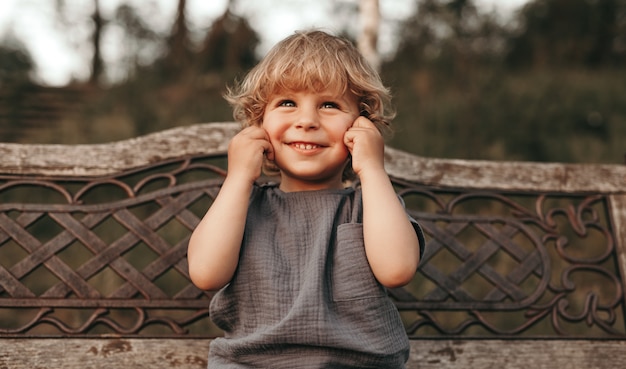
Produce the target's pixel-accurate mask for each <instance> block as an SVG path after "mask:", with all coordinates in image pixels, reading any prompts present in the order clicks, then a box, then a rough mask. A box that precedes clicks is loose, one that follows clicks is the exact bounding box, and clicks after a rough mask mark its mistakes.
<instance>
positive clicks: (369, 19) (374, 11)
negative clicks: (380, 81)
mask: <svg viewBox="0 0 626 369" xmlns="http://www.w3.org/2000/svg"><path fill="white" fill-rule="evenodd" d="M359 17H360V21H361V29H360V30H359V36H358V37H357V45H358V47H359V51H361V54H363V56H364V57H365V59H367V61H368V62H369V63H370V64H371V65H372V67H373V68H374V69H376V70H380V54H379V53H378V31H379V28H380V9H379V3H378V0H362V1H361V2H360V3H359Z"/></svg>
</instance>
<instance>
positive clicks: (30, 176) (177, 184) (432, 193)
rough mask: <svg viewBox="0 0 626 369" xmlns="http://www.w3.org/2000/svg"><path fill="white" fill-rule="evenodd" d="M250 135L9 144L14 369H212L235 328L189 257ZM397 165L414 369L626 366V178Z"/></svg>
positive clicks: (622, 171) (2, 312) (217, 127)
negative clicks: (228, 154) (418, 259)
mask: <svg viewBox="0 0 626 369" xmlns="http://www.w3.org/2000/svg"><path fill="white" fill-rule="evenodd" d="M237 129H238V126H237V125H236V124H234V123H208V124H198V125H193V126H188V127H181V128H174V129H170V130H167V131H163V132H158V133H154V134H150V135H147V136H143V137H138V138H135V139H130V140H126V141H120V142H115V143H109V144H99V145H74V146H64V145H19V144H0V157H2V160H1V161H0V368H29V369H33V368H205V367H206V366H207V360H206V358H207V352H208V346H209V343H210V339H211V337H215V336H218V335H220V331H219V329H217V328H216V327H215V326H213V325H212V324H211V322H210V319H209V317H208V305H209V301H210V299H211V296H212V294H211V293H207V292H203V291H200V290H198V289H197V288H195V287H194V286H193V285H192V284H191V283H190V282H189V279H188V272H187V263H186V247H187V240H188V237H189V235H190V233H191V230H192V229H193V228H194V227H195V226H196V224H197V223H198V221H199V219H200V217H201V216H202V215H203V214H204V212H205V211H206V209H207V207H208V206H209V205H210V203H211V201H212V199H213V198H214V196H215V195H216V194H217V192H218V190H219V186H220V183H221V181H222V179H223V176H224V174H225V169H224V168H225V163H226V160H225V151H226V148H227V144H228V141H229V139H230V138H231V137H232V136H233V135H234V134H235V133H236V131H237ZM424 139H427V138H424ZM418 141H419V140H418ZM386 168H387V170H388V172H389V174H390V175H391V176H392V178H393V181H394V184H395V186H396V187H397V191H398V193H399V194H400V195H401V196H402V197H403V198H404V200H405V202H406V205H407V208H408V209H409V210H410V212H411V214H412V215H413V216H414V217H415V218H416V219H418V220H419V221H420V223H421V224H422V226H423V228H424V230H425V233H426V238H427V243H428V246H427V249H426V254H425V256H424V260H423V263H422V265H421V266H420V269H419V271H418V273H417V274H416V276H415V279H414V281H413V282H412V283H410V284H409V285H408V286H405V287H404V288H400V289H394V290H390V291H389V294H390V297H391V298H392V299H393V300H394V302H395V303H396V305H397V307H398V309H399V311H400V312H401V315H402V318H403V320H404V322H405V326H406V329H407V333H408V335H409V336H410V338H411V345H412V352H411V357H410V361H409V364H408V367H409V368H417V367H419V368H437V369H442V368H494V367H495V368H507V369H508V368H535V369H537V368H568V369H572V368H584V369H589V368H614V367H618V366H620V365H624V364H623V363H624V362H626V322H625V320H626V318H625V317H626V299H625V296H624V286H625V283H626V277H625V276H626V167H625V166H621V165H571V164H557V163H541V164H540V163H522V162H489V161H465V160H443V159H430V158H422V157H416V156H414V155H410V154H407V153H405V152H401V151H398V150H395V149H392V148H388V150H387V151H386ZM242 201H244V200H243V199H242Z"/></svg>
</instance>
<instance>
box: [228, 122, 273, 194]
mask: <svg viewBox="0 0 626 369" xmlns="http://www.w3.org/2000/svg"><path fill="white" fill-rule="evenodd" d="M264 157H267V159H268V160H274V149H273V147H272V144H271V143H270V141H269V139H268V137H267V133H266V132H265V130H264V129H263V128H261V127H257V126H251V127H246V128H244V129H243V130H241V132H239V133H237V134H236V135H235V136H234V137H233V139H232V140H231V141H230V144H229V145H228V176H229V177H231V178H232V177H240V178H241V179H242V180H245V181H249V183H253V182H254V181H256V180H257V179H258V178H259V177H260V176H261V168H262V166H263V159H264Z"/></svg>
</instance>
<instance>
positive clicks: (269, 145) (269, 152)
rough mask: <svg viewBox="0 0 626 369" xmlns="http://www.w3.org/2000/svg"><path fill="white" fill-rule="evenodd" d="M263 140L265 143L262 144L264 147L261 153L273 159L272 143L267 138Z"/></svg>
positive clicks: (268, 158)
mask: <svg viewBox="0 0 626 369" xmlns="http://www.w3.org/2000/svg"><path fill="white" fill-rule="evenodd" d="M265 142H266V143H267V144H266V145H264V146H263V147H264V149H265V150H264V151H263V154H265V157H266V158H267V160H271V161H274V146H272V143H271V142H269V141H268V140H265Z"/></svg>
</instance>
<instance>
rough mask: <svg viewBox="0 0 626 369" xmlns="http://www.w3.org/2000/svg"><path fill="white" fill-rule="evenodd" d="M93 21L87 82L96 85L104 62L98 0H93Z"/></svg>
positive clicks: (101, 24) (102, 25) (101, 23)
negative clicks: (91, 55)
mask: <svg viewBox="0 0 626 369" xmlns="http://www.w3.org/2000/svg"><path fill="white" fill-rule="evenodd" d="M91 20H92V22H93V26H94V28H93V36H92V45H93V57H92V59H91V75H90V77H89V83H91V84H92V85H98V84H99V81H100V78H101V77H102V74H103V72H104V63H103V61H102V52H101V48H100V43H101V39H102V28H103V27H104V20H103V19H102V16H101V15H100V1H99V0H94V11H93V15H92V16H91Z"/></svg>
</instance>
